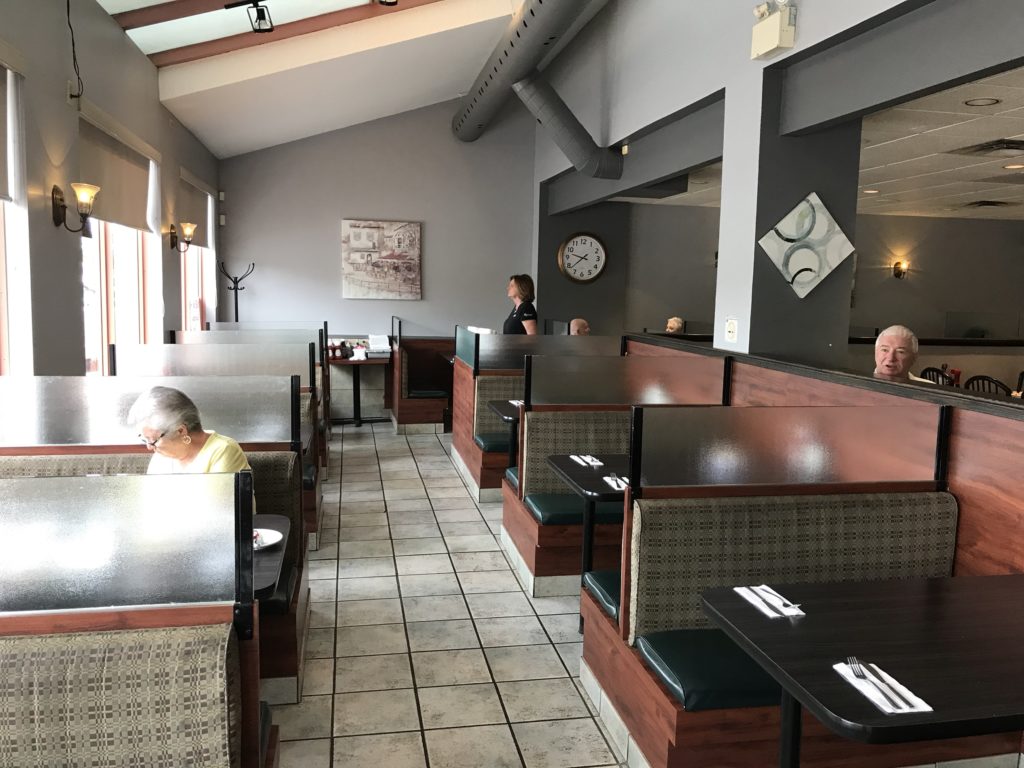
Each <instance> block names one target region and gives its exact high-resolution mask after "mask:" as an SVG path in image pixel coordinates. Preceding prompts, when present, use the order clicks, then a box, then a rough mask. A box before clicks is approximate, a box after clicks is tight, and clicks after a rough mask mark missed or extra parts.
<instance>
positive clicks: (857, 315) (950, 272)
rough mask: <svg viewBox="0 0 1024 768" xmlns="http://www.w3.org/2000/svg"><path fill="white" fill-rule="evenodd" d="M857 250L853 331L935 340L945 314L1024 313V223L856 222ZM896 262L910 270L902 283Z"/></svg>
mask: <svg viewBox="0 0 1024 768" xmlns="http://www.w3.org/2000/svg"><path fill="white" fill-rule="evenodd" d="M855 242H856V245H857V282H856V290H855V300H854V306H853V309H852V311H851V323H852V324H853V325H857V326H866V327H870V328H876V327H877V328H885V327H886V326H889V325H893V324H895V323H899V324H901V325H906V326H907V327H909V328H911V329H912V330H913V331H914V332H916V333H917V335H918V336H921V337H932V338H935V337H941V336H943V335H944V331H945V318H946V313H947V312H964V313H979V314H980V313H1005V314H1007V315H1010V316H1012V315H1017V314H1018V313H1020V312H1021V311H1022V310H1024V301H1022V296H1024V222H1020V221H977V220H968V219H931V218H917V217H909V216H859V217H858V219H857V238H856V240H855ZM898 259H906V260H907V261H909V262H910V274H908V275H907V277H906V278H905V279H903V280H897V279H896V278H894V277H893V276H892V263H893V262H894V261H897V260H898ZM1021 367H1024V366H1021Z"/></svg>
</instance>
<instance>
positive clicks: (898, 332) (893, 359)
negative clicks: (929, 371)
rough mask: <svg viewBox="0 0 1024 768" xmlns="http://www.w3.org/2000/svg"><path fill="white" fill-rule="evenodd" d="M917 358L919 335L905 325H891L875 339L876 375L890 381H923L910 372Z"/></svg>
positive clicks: (923, 380) (925, 380)
mask: <svg viewBox="0 0 1024 768" xmlns="http://www.w3.org/2000/svg"><path fill="white" fill-rule="evenodd" d="M915 360H917V336H915V335H914V332H913V331H912V330H910V329H909V328H907V327H906V326H903V325H891V326H889V327H888V328H886V329H885V330H884V331H882V332H881V333H880V334H878V338H877V339H875V376H876V377H877V378H879V379H889V380H890V381H921V382H925V383H927V384H931V383H932V382H930V381H928V379H922V378H920V377H919V376H915V375H914V374H912V373H911V372H910V368H911V366H912V365H913V364H914V361H915Z"/></svg>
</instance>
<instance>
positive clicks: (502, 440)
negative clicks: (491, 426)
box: [473, 432, 508, 453]
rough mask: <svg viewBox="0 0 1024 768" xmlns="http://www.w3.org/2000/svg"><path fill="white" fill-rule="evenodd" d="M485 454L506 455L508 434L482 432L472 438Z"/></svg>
mask: <svg viewBox="0 0 1024 768" xmlns="http://www.w3.org/2000/svg"><path fill="white" fill-rule="evenodd" d="M473 442H475V443H476V444H477V445H479V446H480V447H481V448H482V449H483V450H484V452H485V453H508V432H483V433H481V434H479V435H477V436H476V437H474V438H473Z"/></svg>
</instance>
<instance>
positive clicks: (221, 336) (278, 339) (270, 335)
mask: <svg viewBox="0 0 1024 768" xmlns="http://www.w3.org/2000/svg"><path fill="white" fill-rule="evenodd" d="M322 330H323V328H303V329H284V330H252V331H249V330H245V331H241V330H233V331H175V332H174V338H175V340H176V341H177V343H178V344H310V343H312V344H316V345H317V347H319V346H320V331H322Z"/></svg>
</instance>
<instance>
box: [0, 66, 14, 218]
mask: <svg viewBox="0 0 1024 768" xmlns="http://www.w3.org/2000/svg"><path fill="white" fill-rule="evenodd" d="M8 77H9V75H8V72H7V68H6V67H3V66H0V200H10V199H11V188H12V186H13V185H12V184H11V178H10V170H9V167H10V166H9V163H8V161H7V156H8V154H10V150H9V147H8V144H9V143H10V139H9V138H8V136H9V135H10V133H11V129H10V128H9V127H8V122H9V118H8V116H7V112H8V110H7V79H8Z"/></svg>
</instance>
